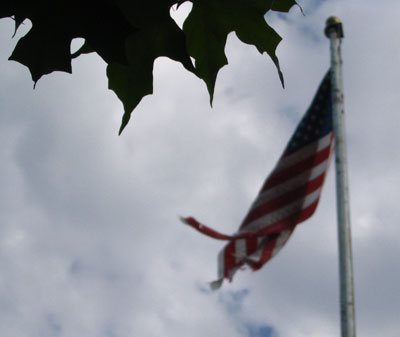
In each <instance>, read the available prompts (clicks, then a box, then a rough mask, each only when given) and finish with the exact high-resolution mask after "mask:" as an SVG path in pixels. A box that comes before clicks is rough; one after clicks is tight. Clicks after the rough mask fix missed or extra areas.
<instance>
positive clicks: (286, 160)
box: [274, 132, 332, 173]
mask: <svg viewBox="0 0 400 337" xmlns="http://www.w3.org/2000/svg"><path fill="white" fill-rule="evenodd" d="M331 137H332V132H329V133H328V134H327V135H325V136H324V137H322V138H320V139H318V140H317V141H315V142H314V143H311V144H309V145H307V146H305V147H304V148H302V149H301V150H299V151H296V152H294V153H292V154H290V155H288V156H287V157H282V158H281V159H280V160H279V161H278V164H277V166H276V168H275V170H282V169H284V168H286V167H288V166H291V165H294V164H296V163H298V162H299V161H301V160H303V159H305V158H307V157H309V156H311V155H313V154H315V153H317V152H319V151H321V150H323V149H325V148H327V147H328V146H329V145H330V143H331ZM275 170H274V173H275V172H276V171H275Z"/></svg>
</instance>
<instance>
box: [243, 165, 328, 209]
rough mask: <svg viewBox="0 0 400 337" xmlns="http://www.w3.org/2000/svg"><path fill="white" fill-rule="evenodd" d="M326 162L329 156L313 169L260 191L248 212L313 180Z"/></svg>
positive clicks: (324, 168) (323, 170)
mask: <svg viewBox="0 0 400 337" xmlns="http://www.w3.org/2000/svg"><path fill="white" fill-rule="evenodd" d="M328 164H329V158H327V159H326V160H325V161H323V162H322V163H321V164H319V165H317V166H315V167H314V168H313V169H311V170H307V171H304V172H302V173H301V174H299V175H297V176H295V177H294V178H293V179H290V180H287V181H285V182H284V183H282V184H279V185H276V186H275V187H272V188H270V189H267V190H266V191H264V192H263V193H261V194H260V195H259V196H258V198H257V199H256V200H255V201H254V203H253V205H252V206H251V208H250V211H249V212H251V211H252V210H253V209H254V208H256V207H258V206H260V205H262V204H265V203H266V202H268V201H270V200H272V199H274V198H276V197H279V196H281V195H282V194H285V193H287V192H290V191H292V190H294V189H296V188H298V187H300V186H301V185H303V184H306V183H308V182H310V181H311V180H314V179H315V178H318V177H319V176H320V175H322V174H324V173H325V170H326V168H327V166H328Z"/></svg>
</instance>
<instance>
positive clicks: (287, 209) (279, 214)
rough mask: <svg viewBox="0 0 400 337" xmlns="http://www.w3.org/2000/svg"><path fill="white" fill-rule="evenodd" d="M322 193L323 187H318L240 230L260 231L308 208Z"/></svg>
mask: <svg viewBox="0 0 400 337" xmlns="http://www.w3.org/2000/svg"><path fill="white" fill-rule="evenodd" d="M320 193H321V187H319V188H317V189H316V190H315V191H314V192H311V193H310V194H308V195H306V196H303V197H302V198H299V199H297V200H295V201H294V202H292V203H290V204H288V205H287V206H284V207H281V208H279V209H277V210H276V211H273V212H270V213H268V214H266V215H264V216H263V217H261V218H258V219H257V220H254V221H253V222H250V223H249V224H248V225H247V226H246V227H244V228H242V229H241V230H240V231H239V233H242V232H252V231H258V230H260V229H262V228H266V227H268V226H269V225H271V224H274V223H275V222H278V221H280V220H282V219H284V218H286V217H288V216H290V215H292V214H294V213H296V212H299V211H300V210H303V209H305V208H307V207H308V206H310V205H311V204H312V203H314V202H315V201H316V200H318V198H319V195H320Z"/></svg>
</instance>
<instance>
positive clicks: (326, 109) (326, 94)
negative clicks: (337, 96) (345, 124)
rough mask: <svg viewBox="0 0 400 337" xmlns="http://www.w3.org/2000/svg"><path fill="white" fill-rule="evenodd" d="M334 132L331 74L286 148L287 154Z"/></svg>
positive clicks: (323, 82) (323, 83) (328, 74)
mask: <svg viewBox="0 0 400 337" xmlns="http://www.w3.org/2000/svg"><path fill="white" fill-rule="evenodd" d="M331 131H332V104H331V86H330V72H328V73H327V74H326V76H325V78H324V80H323V81H322V83H321V85H320V87H319V90H318V92H317V94H316V95H315V97H314V99H313V102H312V104H311V106H310V108H309V109H308V110H307V113H306V114H305V116H304V117H303V119H302V120H301V122H300V124H299V125H298V127H297V129H296V131H295V133H294V134H293V136H292V138H291V139H290V141H289V144H288V145H287V148H286V154H289V153H292V152H295V151H297V150H298V149H300V148H301V147H303V146H305V145H308V144H310V143H312V142H314V141H316V140H317V139H318V138H321V137H323V136H325V135H326V134H328V133H329V132H331Z"/></svg>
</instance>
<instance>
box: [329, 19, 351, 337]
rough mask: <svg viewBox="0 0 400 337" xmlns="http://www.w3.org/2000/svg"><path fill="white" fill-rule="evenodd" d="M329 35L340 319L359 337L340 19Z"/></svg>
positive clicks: (332, 22)
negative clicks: (357, 331) (352, 246)
mask: <svg viewBox="0 0 400 337" xmlns="http://www.w3.org/2000/svg"><path fill="white" fill-rule="evenodd" d="M325 35H326V36H327V37H328V38H329V40H330V51H331V83H332V114H333V126H334V132H335V149H336V163H335V164H336V165H335V166H336V200H337V217H338V241H339V278H340V320H341V336H342V337H355V336H356V327H355V314H354V289H353V288H354V286H353V260H352V252H351V231H350V204H349V184H348V175H347V156H346V139H345V132H344V107H343V92H342V68H341V66H342V59H341V55H340V45H341V39H342V38H343V28H342V23H341V22H340V20H339V19H338V18H336V17H330V18H329V19H328V20H327V21H326V28H325Z"/></svg>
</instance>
